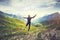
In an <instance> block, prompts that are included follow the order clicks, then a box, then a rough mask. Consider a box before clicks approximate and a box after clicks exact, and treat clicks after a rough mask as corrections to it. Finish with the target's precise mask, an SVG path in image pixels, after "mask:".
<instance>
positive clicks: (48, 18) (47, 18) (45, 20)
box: [38, 12, 60, 24]
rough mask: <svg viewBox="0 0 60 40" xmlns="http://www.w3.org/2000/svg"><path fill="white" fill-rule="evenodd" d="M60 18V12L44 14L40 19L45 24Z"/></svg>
mask: <svg viewBox="0 0 60 40" xmlns="http://www.w3.org/2000/svg"><path fill="white" fill-rule="evenodd" d="M57 20H60V14H59V12H55V13H52V14H51V15H47V16H44V17H42V18H39V19H38V21H39V22H41V23H44V24H49V23H50V22H53V21H55V22H56V21H57Z"/></svg>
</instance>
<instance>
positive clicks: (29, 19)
mask: <svg viewBox="0 0 60 40" xmlns="http://www.w3.org/2000/svg"><path fill="white" fill-rule="evenodd" d="M35 16H36V15H34V16H33V17H30V15H28V17H24V18H26V19H27V24H26V26H28V31H29V30H30V26H31V19H32V18H34V17H35Z"/></svg>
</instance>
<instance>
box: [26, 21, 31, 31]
mask: <svg viewBox="0 0 60 40" xmlns="http://www.w3.org/2000/svg"><path fill="white" fill-rule="evenodd" d="M30 25H31V23H30V22H29V23H27V24H26V26H28V31H29V30H30Z"/></svg>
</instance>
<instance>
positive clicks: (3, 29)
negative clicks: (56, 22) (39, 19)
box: [0, 17, 46, 39]
mask: <svg viewBox="0 0 60 40" xmlns="http://www.w3.org/2000/svg"><path fill="white" fill-rule="evenodd" d="M25 27H26V26H25V22H24V21H22V20H18V19H15V18H9V17H3V18H1V17H0V39H1V37H4V36H9V35H23V34H28V33H30V34H32V33H36V32H38V31H44V30H46V27H44V26H43V25H40V26H39V27H35V26H31V29H30V31H28V27H26V28H25Z"/></svg>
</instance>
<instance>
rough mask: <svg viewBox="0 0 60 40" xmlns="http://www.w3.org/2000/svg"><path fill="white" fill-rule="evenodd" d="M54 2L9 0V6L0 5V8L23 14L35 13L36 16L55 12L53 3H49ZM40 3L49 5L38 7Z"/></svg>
mask: <svg viewBox="0 0 60 40" xmlns="http://www.w3.org/2000/svg"><path fill="white" fill-rule="evenodd" d="M54 3H56V2H55V1H54V0H11V2H10V5H11V6H0V10H1V11H4V12H7V13H12V14H16V15H23V16H27V15H29V14H30V15H31V16H33V15H35V14H37V17H36V18H38V17H42V16H44V15H47V14H51V13H52V12H55V10H53V5H51V4H54ZM42 5H48V6H49V7H45V8H39V6H42ZM50 5H51V6H50Z"/></svg>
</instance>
